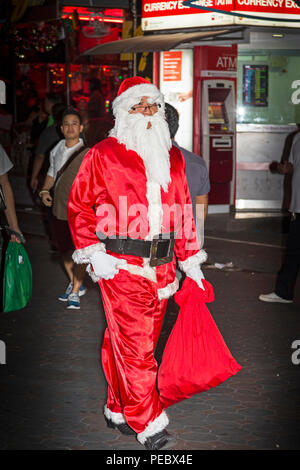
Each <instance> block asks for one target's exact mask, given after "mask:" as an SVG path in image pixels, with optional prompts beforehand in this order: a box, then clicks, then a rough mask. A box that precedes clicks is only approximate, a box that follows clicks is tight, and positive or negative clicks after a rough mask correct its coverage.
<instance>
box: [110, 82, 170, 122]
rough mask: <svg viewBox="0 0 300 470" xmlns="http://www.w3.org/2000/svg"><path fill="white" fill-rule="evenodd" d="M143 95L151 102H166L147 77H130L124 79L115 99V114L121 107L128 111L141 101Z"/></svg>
mask: <svg viewBox="0 0 300 470" xmlns="http://www.w3.org/2000/svg"><path fill="white" fill-rule="evenodd" d="M142 96H147V97H148V98H149V102H152V103H154V102H155V103H160V104H161V105H163V104H164V97H163V95H162V93H161V92H160V91H159V89H158V88H157V87H156V86H155V85H153V83H150V82H148V80H146V79H145V78H143V77H130V78H126V79H125V80H123V82H122V83H121V85H120V87H119V90H118V93H117V97H116V99H115V100H114V101H113V112H114V115H116V113H117V112H118V110H119V109H120V108H122V109H123V110H125V111H127V112H128V111H129V109H130V108H131V107H132V106H133V105H135V104H138V103H139V102H140V100H141V98H142Z"/></svg>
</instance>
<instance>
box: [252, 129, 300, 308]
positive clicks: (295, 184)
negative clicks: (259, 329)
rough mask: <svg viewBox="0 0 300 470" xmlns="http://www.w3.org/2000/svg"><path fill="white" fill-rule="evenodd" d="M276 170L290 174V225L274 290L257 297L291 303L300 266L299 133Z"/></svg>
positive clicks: (265, 300) (283, 173)
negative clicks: (287, 157) (283, 257)
mask: <svg viewBox="0 0 300 470" xmlns="http://www.w3.org/2000/svg"><path fill="white" fill-rule="evenodd" d="M278 171H279V173H281V174H282V175H287V174H290V175H292V191H291V192H292V194H291V202H290V206H289V212H290V213H291V220H290V227H289V233H288V237H287V243H286V252H285V259H284V262H283V264H282V266H281V269H280V271H279V272H278V276H277V280H276V284H275V290H274V292H271V293H270V294H261V295H260V296H259V299H260V300H262V301H263V302H280V303H292V302H293V298H294V293H295V292H294V291H295V285H296V281H297V276H298V273H299V268H300V133H297V134H296V135H295V137H294V139H293V144H292V148H291V152H290V156H289V161H288V162H287V161H285V162H284V163H280V164H279V165H278Z"/></svg>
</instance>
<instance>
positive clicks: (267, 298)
mask: <svg viewBox="0 0 300 470" xmlns="http://www.w3.org/2000/svg"><path fill="white" fill-rule="evenodd" d="M258 298H259V300H262V301H263V302H279V303H282V304H291V303H293V301H292V300H287V299H283V298H282V297H279V295H277V294H275V292H271V293H270V294H261V295H260V296H259V297H258Z"/></svg>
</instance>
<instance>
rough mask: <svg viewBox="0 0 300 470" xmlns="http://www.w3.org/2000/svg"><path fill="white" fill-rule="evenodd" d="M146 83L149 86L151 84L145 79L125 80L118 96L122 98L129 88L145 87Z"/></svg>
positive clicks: (133, 78) (132, 78) (131, 78)
mask: <svg viewBox="0 0 300 470" xmlns="http://www.w3.org/2000/svg"><path fill="white" fill-rule="evenodd" d="M144 83H146V84H147V85H149V84H150V82H149V81H148V80H146V79H145V78H143V77H130V78H125V80H123V82H122V83H121V85H120V87H119V90H118V94H117V96H120V95H121V94H122V93H123V92H124V91H126V90H128V88H131V87H132V86H136V85H143V84H144Z"/></svg>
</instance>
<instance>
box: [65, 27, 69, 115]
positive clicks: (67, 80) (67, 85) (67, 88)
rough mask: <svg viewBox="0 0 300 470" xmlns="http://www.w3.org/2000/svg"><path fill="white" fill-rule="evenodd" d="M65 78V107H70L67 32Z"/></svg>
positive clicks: (67, 33)
mask: <svg viewBox="0 0 300 470" xmlns="http://www.w3.org/2000/svg"><path fill="white" fill-rule="evenodd" d="M65 63H66V69H65V77H66V101H67V106H70V77H69V75H70V52H69V32H66V41H65Z"/></svg>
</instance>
